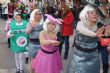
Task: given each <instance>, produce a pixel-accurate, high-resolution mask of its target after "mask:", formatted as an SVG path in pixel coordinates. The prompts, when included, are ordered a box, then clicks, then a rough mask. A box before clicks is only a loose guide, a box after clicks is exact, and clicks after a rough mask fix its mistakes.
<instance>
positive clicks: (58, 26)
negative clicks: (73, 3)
mask: <svg viewBox="0 0 110 73" xmlns="http://www.w3.org/2000/svg"><path fill="white" fill-rule="evenodd" d="M49 22H51V20H49V19H48V18H47V19H46V20H45V22H44V24H43V29H44V30H45V31H48V28H47V25H48V24H49ZM55 25H56V28H55V30H54V31H55V33H57V32H58V31H59V30H60V24H57V23H55Z"/></svg>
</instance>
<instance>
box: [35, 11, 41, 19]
mask: <svg viewBox="0 0 110 73" xmlns="http://www.w3.org/2000/svg"><path fill="white" fill-rule="evenodd" d="M34 18H35V20H37V21H40V20H41V18H42V14H41V12H40V11H38V12H36V13H35V16H34Z"/></svg>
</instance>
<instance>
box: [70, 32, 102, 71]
mask: <svg viewBox="0 0 110 73" xmlns="http://www.w3.org/2000/svg"><path fill="white" fill-rule="evenodd" d="M75 39H76V40H75V42H76V44H77V45H78V46H80V47H82V49H83V48H87V49H92V48H95V47H97V46H98V43H97V41H98V38H97V37H89V36H85V35H83V34H81V33H80V32H78V31H77V32H76V36H75ZM68 73H100V60H99V53H98V48H96V50H95V51H92V52H84V51H81V50H78V49H77V48H76V47H74V53H73V57H72V60H71V64H70V66H69V70H68Z"/></svg>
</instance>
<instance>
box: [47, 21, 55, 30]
mask: <svg viewBox="0 0 110 73" xmlns="http://www.w3.org/2000/svg"><path fill="white" fill-rule="evenodd" d="M47 28H48V31H54V30H55V28H56V24H55V23H54V22H49V23H48V25H47Z"/></svg>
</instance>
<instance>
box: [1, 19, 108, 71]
mask: <svg viewBox="0 0 110 73" xmlns="http://www.w3.org/2000/svg"><path fill="white" fill-rule="evenodd" d="M5 24H6V21H4V20H1V19H0V73H15V71H16V70H15V68H16V67H15V60H14V54H13V53H12V52H10V49H9V48H8V45H7V40H6V37H5V32H4V28H5ZM73 38H74V36H71V37H70V50H69V55H68V59H67V60H63V53H64V49H62V60H63V65H64V66H63V71H62V73H67V70H68V66H69V63H70V60H71V57H72V53H73V51H74V50H73V48H72V44H73ZM63 48H64V45H63ZM24 70H25V73H29V64H25V66H24ZM101 73H102V69H101ZM109 73H110V71H109Z"/></svg>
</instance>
